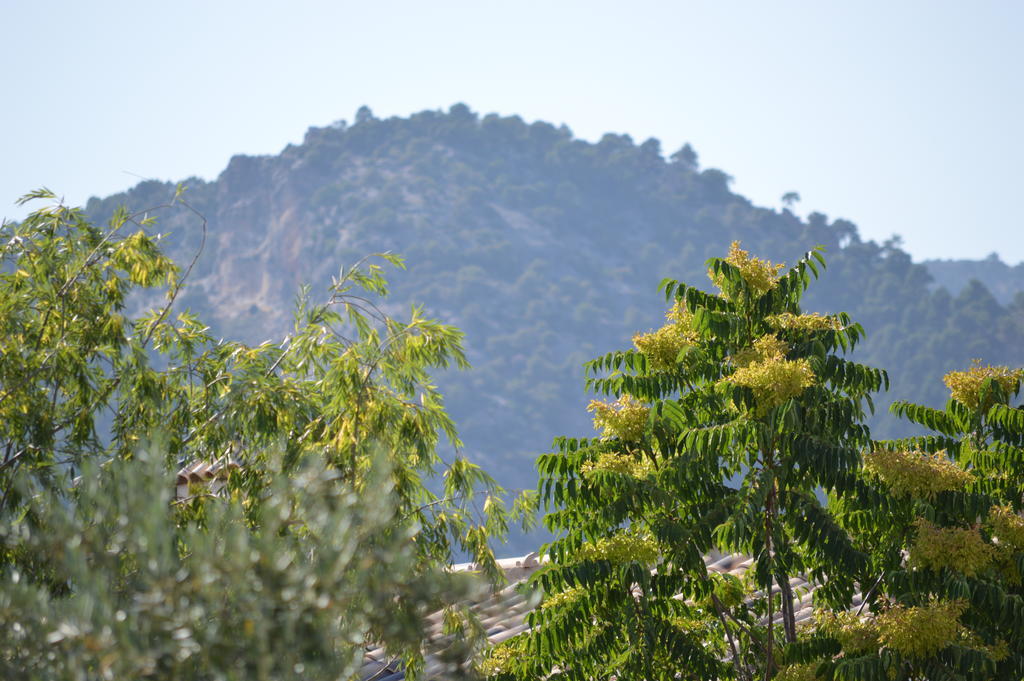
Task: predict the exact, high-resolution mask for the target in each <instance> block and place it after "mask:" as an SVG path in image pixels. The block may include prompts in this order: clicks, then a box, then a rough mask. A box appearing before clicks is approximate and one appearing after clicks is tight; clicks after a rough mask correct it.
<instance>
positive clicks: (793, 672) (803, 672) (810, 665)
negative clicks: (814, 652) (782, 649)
mask: <svg viewBox="0 0 1024 681" xmlns="http://www.w3.org/2000/svg"><path fill="white" fill-rule="evenodd" d="M820 665H821V660H817V661H815V662H797V663H794V664H787V665H785V666H783V667H781V668H780V669H779V673H778V674H776V675H775V677H774V679H775V681H815V679H817V678H818V675H817V670H818V667H819V666H820Z"/></svg>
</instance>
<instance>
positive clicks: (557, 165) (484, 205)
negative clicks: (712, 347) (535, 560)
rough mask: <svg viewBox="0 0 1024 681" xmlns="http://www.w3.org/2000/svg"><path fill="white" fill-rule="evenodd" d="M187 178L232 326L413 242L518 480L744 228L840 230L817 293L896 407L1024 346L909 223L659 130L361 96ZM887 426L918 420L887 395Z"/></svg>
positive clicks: (213, 305)
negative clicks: (346, 118) (646, 134)
mask: <svg viewBox="0 0 1024 681" xmlns="http://www.w3.org/2000/svg"><path fill="white" fill-rule="evenodd" d="M185 184H186V185H188V190H187V194H186V196H187V197H188V199H189V201H190V202H191V204H192V205H193V206H194V207H195V208H196V209H197V210H198V211H199V212H201V213H202V214H203V215H204V216H205V217H206V218H207V220H208V225H207V239H206V244H205V248H204V250H203V252H202V255H201V256H200V258H199V260H198V262H197V264H196V267H195V269H194V271H193V273H192V276H191V279H190V281H191V284H190V286H189V288H188V289H187V292H186V293H185V295H184V296H183V298H182V299H181V303H182V304H183V305H187V306H190V307H191V308H192V309H193V310H195V311H197V312H198V313H199V314H200V315H201V317H203V318H204V319H206V320H208V323H211V325H212V326H213V327H214V329H215V330H216V331H217V332H218V333H220V334H222V335H224V336H230V337H234V338H239V339H244V340H249V341H253V342H259V341H262V340H264V339H266V338H273V337H279V336H281V335H282V334H283V333H285V332H286V331H287V329H288V327H289V323H290V314H291V311H292V307H293V300H294V297H295V295H296V293H297V291H298V290H299V287H300V286H301V285H302V284H306V283H308V284H310V285H311V286H312V291H313V292H314V296H315V295H316V293H317V292H320V291H323V290H324V285H325V283H326V282H328V281H329V278H330V276H331V275H332V274H336V273H337V272H338V270H339V268H340V267H341V266H342V265H344V264H350V263H352V262H354V261H355V260H357V259H358V258H360V257H362V256H363V255H366V254H368V253H372V252H377V251H384V250H389V251H393V252H396V253H399V254H402V255H403V256H405V257H406V259H407V261H408V263H409V270H408V271H407V272H402V273H394V274H393V275H392V277H391V279H392V282H393V284H394V289H393V296H392V298H391V299H390V300H391V301H392V302H391V303H390V304H391V305H392V306H393V309H394V310H398V309H399V308H401V307H407V306H408V304H409V303H410V302H419V303H423V304H424V305H425V306H426V308H427V311H428V312H429V313H430V314H431V315H433V316H436V317H438V318H440V319H442V320H444V321H447V322H451V323H454V324H456V325H458V326H460V327H461V328H462V329H463V330H464V331H465V332H466V343H467V347H468V351H469V357H470V360H471V362H472V363H473V365H474V369H473V370H472V371H468V372H462V373H446V374H444V375H442V376H439V377H438V381H439V383H440V384H441V386H442V387H443V389H444V390H445V391H446V395H447V400H448V401H447V404H448V407H449V409H450V411H451V413H452V414H453V416H454V417H455V418H456V421H457V423H458V424H459V426H460V430H461V433H462V435H463V439H464V441H465V443H466V451H467V454H468V455H469V456H471V457H472V458H474V459H476V460H478V461H481V462H483V463H484V464H485V465H486V467H487V468H488V469H489V470H491V471H492V472H494V473H495V474H496V475H497V476H498V477H499V479H500V480H501V481H502V482H503V483H504V484H506V485H507V486H509V487H532V486H533V484H534V482H535V479H536V477H535V472H534V470H533V464H532V462H533V459H534V457H535V456H536V455H537V454H538V453H540V452H543V451H546V450H547V448H548V446H549V444H550V441H551V438H552V437H553V436H555V435H562V434H567V435H589V434H590V433H592V432H593V431H592V428H591V425H590V419H589V417H588V415H587V414H586V412H585V405H586V402H587V401H588V399H589V397H588V396H586V395H584V393H583V390H582V387H583V375H582V369H581V364H582V363H583V362H584V361H585V360H587V359H589V358H592V357H594V356H597V355H599V354H603V353H605V352H607V351H610V350H613V349H616V348H622V347H626V346H628V345H629V343H630V338H631V336H632V334H633V333H635V332H636V331H646V330H649V329H653V328H657V327H658V326H660V325H661V324H662V321H663V314H664V305H663V304H662V302H661V301H662V300H663V299H662V297H661V295H660V294H659V293H658V292H657V290H656V289H657V285H658V282H659V281H660V280H661V279H662V278H663V277H673V278H675V279H679V280H683V281H687V282H691V283H694V284H697V285H707V286H710V285H709V284H708V282H707V278H706V275H705V266H704V261H705V259H706V258H708V257H711V256H719V255H723V254H724V253H725V252H726V250H727V249H728V245H729V243H730V241H732V240H733V239H739V240H741V241H742V242H743V246H744V248H747V249H749V250H751V251H752V252H754V253H756V254H758V255H761V256H763V257H768V258H771V259H773V260H776V261H784V262H789V263H791V262H793V261H794V260H795V259H796V258H798V257H799V256H800V255H801V254H802V253H803V252H805V251H806V250H808V249H810V248H811V247H813V246H815V245H817V244H820V245H823V246H824V247H825V248H826V257H827V258H828V271H827V272H826V274H825V276H824V278H823V279H822V280H821V281H820V282H818V283H817V284H816V285H814V286H813V287H812V289H811V293H810V296H809V298H808V302H809V307H810V308H811V309H814V310H817V311H821V312H832V311H839V310H844V311H846V312H849V313H850V314H851V315H852V316H853V318H854V319H855V320H857V321H859V322H861V323H862V324H863V325H864V327H865V329H866V330H867V333H868V340H867V342H866V343H865V345H864V346H863V347H862V348H861V349H859V350H858V353H857V356H858V359H859V360H860V361H864V362H867V363H870V364H874V365H877V366H881V367H884V368H886V369H888V370H889V372H890V376H891V378H892V381H893V385H892V390H891V391H890V393H888V395H886V396H883V397H882V398H881V399H880V400H879V404H880V405H881V410H883V411H884V406H885V405H886V404H887V403H888V402H889V401H890V400H891V399H893V398H896V397H898V398H910V399H914V400H917V401H923V402H927V403H932V404H941V403H943V402H944V401H945V399H946V390H945V388H944V386H943V385H942V380H941V378H942V375H943V373H945V372H946V371H949V370H951V369H955V368H963V367H964V366H965V365H966V364H967V363H968V362H969V361H970V360H971V359H972V358H981V359H983V360H985V361H987V362H991V363H998V364H1012V365H1020V364H1024V346H1022V344H1021V343H1020V342H1019V339H1020V338H1021V336H1022V334H1021V332H1022V330H1024V297H1018V298H1016V299H1014V300H1012V301H1010V302H1006V299H1005V298H1004V302H1000V301H999V300H998V299H997V298H996V297H994V296H993V294H992V293H991V292H990V291H989V290H988V289H986V288H985V286H984V285H982V284H981V283H979V282H977V281H974V282H971V283H969V284H968V285H966V286H965V287H958V288H956V289H954V293H951V292H950V291H949V290H947V289H946V288H944V287H942V286H936V285H935V282H934V280H933V277H932V275H931V274H930V273H929V269H928V268H927V267H925V266H923V265H920V264H914V263H913V262H912V261H911V258H910V256H909V255H908V254H907V253H906V252H904V251H903V250H901V248H900V247H899V243H898V241H895V240H894V241H888V242H885V243H882V244H878V243H875V242H874V241H866V240H863V239H861V237H860V236H859V234H858V231H857V228H856V226H855V225H853V224H852V223H850V222H848V221H845V220H831V219H829V218H828V217H827V216H825V215H823V214H820V213H814V214H812V215H810V216H809V217H808V218H807V219H806V220H804V219H800V218H798V217H797V216H796V215H794V214H793V213H791V212H790V211H788V210H782V211H776V210H772V209H768V208H762V207H758V206H755V205H753V204H752V203H751V202H750V201H749V200H747V199H746V198H744V197H743V196H740V195H738V194H736V193H734V192H733V191H731V190H730V178H729V176H728V175H727V174H725V173H724V172H722V171H720V170H716V169H713V168H701V166H700V164H699V161H698V157H697V154H696V153H695V152H694V150H693V149H692V148H690V147H689V145H687V146H684V147H683V148H682V149H680V150H679V151H677V152H675V153H672V154H670V155H667V156H666V154H663V152H662V150H661V148H660V145H659V143H658V141H657V140H654V139H649V140H647V141H645V142H643V143H640V144H637V143H636V142H634V140H632V139H631V138H630V137H628V136H625V135H612V134H609V135H605V136H604V137H603V138H602V139H601V140H600V141H598V142H596V143H590V142H586V141H583V140H580V139H576V138H575V137H574V136H573V134H572V133H571V131H570V130H569V129H567V128H565V127H564V126H563V127H554V126H552V125H549V124H547V123H543V122H535V123H527V122H524V121H523V120H521V119H520V118H519V117H516V116H512V117H501V116H497V115H493V114H492V115H487V116H483V117H481V116H479V115H477V114H475V113H474V112H472V111H471V110H470V109H469V108H467V107H466V106H464V105H461V104H460V105H456V106H453V107H452V108H451V109H450V110H449V111H447V112H441V111H424V112H421V113H418V114H415V115H412V116H410V117H408V118H390V119H386V120H382V119H378V118H376V117H374V116H373V114H372V113H371V112H370V111H369V110H368V109H366V108H363V109H361V110H360V111H359V113H358V114H357V116H356V121H355V123H354V124H352V125H348V124H346V123H344V122H339V123H337V124H334V125H331V126H328V127H324V128H311V129H310V130H309V131H308V132H307V133H306V136H305V139H304V140H303V142H302V143H301V144H298V145H290V146H288V147H287V148H285V149H284V150H283V151H282V152H281V153H280V154H278V155H276V156H261V157H252V156H237V157H235V158H233V159H232V160H231V162H230V163H229V164H228V167H227V168H226V169H225V170H224V172H223V173H222V174H221V175H220V177H218V178H217V179H216V180H214V181H210V182H207V181H203V180H199V179H190V180H187V181H186V182H185ZM173 191H174V186H173V185H172V184H169V183H160V182H144V183H142V184H139V185H138V186H136V187H134V188H133V189H131V190H130V191H128V192H125V193H122V194H118V195H115V196H110V197H107V198H105V199H92V200H90V201H89V203H88V206H87V211H88V213H89V214H90V215H91V216H92V217H93V218H95V219H99V220H102V219H104V218H105V216H107V215H109V214H110V213H111V212H112V211H113V209H114V208H115V206H117V205H120V204H126V205H127V206H128V207H129V208H132V209H139V208H144V207H146V206H151V205H157V204H160V203H164V202H166V201H167V199H168V198H169V197H170V196H171V195H172V194H173ZM157 229H158V230H159V231H161V232H167V233H168V236H167V237H166V244H167V247H168V249H169V251H170V252H171V253H172V254H173V255H174V256H175V257H176V258H177V259H178V260H179V261H180V262H187V261H188V260H190V259H191V257H192V256H193V254H194V253H195V251H196V249H197V248H198V246H199V244H200V241H201V238H202V230H201V228H200V221H199V220H197V219H196V217H195V216H194V215H193V214H192V213H190V212H189V211H187V210H185V209H183V208H180V207H179V208H177V209H173V210H170V211H165V212H162V213H160V222H159V223H158V225H157ZM873 427H874V429H875V431H874V432H876V433H877V434H879V435H892V434H895V433H897V432H905V430H906V426H904V425H900V424H896V423H895V422H894V421H892V420H891V419H889V418H888V417H886V416H885V415H882V416H879V417H876V419H875V420H874V421H873Z"/></svg>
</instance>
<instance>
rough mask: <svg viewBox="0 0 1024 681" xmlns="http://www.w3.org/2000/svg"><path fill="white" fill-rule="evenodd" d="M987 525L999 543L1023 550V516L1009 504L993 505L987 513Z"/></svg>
mask: <svg viewBox="0 0 1024 681" xmlns="http://www.w3.org/2000/svg"><path fill="white" fill-rule="evenodd" d="M988 523H989V527H991V528H992V534H993V535H994V536H995V537H996V538H997V539H998V540H999V543H1000V544H1003V545H1007V546H1011V547H1013V548H1015V549H1018V550H1024V518H1022V517H1021V516H1020V515H1019V514H1017V513H1014V512H1013V509H1012V508H1010V507H1009V506H995V507H993V508H992V509H991V510H990V511H989V514H988Z"/></svg>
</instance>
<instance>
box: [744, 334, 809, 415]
mask: <svg viewBox="0 0 1024 681" xmlns="http://www.w3.org/2000/svg"><path fill="white" fill-rule="evenodd" d="M787 349H788V348H787V346H786V344H785V343H783V342H782V341H781V340H779V339H778V338H776V337H775V336H770V335H769V336H764V337H762V338H759V339H757V340H756V341H754V347H753V349H751V350H745V351H742V352H739V353H737V354H736V356H735V357H734V362H735V363H736V365H737V366H738V367H739V368H738V369H737V370H736V371H735V372H733V374H732V376H729V377H728V378H727V379H725V380H726V381H728V382H730V383H732V384H733V385H737V386H741V387H745V388H750V389H751V390H752V391H753V392H754V399H755V400H756V401H757V409H756V411H755V413H756V414H757V415H759V416H761V415H764V414H766V413H767V412H768V411H770V410H771V409H773V408H775V407H777V406H779V405H780V404H782V403H783V402H785V401H786V400H788V399H790V398H792V397H796V396H797V395H799V394H800V393H802V392H803V391H804V390H805V389H806V388H808V387H810V386H811V385H813V384H814V372H813V371H812V370H811V365H810V363H809V362H808V361H807V360H806V359H792V360H787V359H785V353H786V350H787Z"/></svg>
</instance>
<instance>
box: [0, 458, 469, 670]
mask: <svg viewBox="0 0 1024 681" xmlns="http://www.w3.org/2000/svg"><path fill="white" fill-rule="evenodd" d="M162 458H163V454H162V451H161V450H160V448H150V447H143V448H140V449H136V450H135V456H134V457H133V458H132V459H116V460H114V461H112V462H111V463H109V464H108V465H106V466H100V465H97V464H96V463H94V462H92V461H90V462H87V463H85V464H84V465H83V470H82V482H81V484H80V485H79V486H78V487H77V488H76V489H75V491H74V493H73V495H72V497H71V499H70V500H69V503H67V504H58V503H53V498H52V496H50V495H48V494H47V492H46V490H45V489H44V488H43V487H42V486H40V485H38V484H31V482H30V481H29V480H27V479H25V478H23V480H25V483H24V484H26V486H25V487H24V488H23V489H22V490H20V491H22V492H23V493H25V494H27V495H29V496H28V501H27V502H26V509H25V510H26V511H27V512H28V513H30V514H31V515H32V517H33V522H31V523H27V522H24V521H19V520H17V519H15V518H12V517H10V516H7V517H6V518H5V520H4V522H3V524H2V525H0V536H2V537H3V539H4V541H5V543H7V545H8V546H10V545H11V544H12V543H13V544H16V545H17V547H18V551H19V552H20V553H21V558H22V561H21V563H22V565H18V566H8V567H7V570H6V571H5V574H4V575H3V577H2V579H0V584H2V588H0V622H2V623H3V624H2V627H3V629H2V633H0V677H3V678H4V679H11V680H12V681H13V680H16V679H40V680H43V679H46V680H50V679H68V680H72V679H74V680H82V681H86V680H94V679H168V680H170V679H196V680H202V679H211V680H212V679H238V680H239V681H241V680H246V681H248V680H250V679H264V680H267V679H275V680H276V679H346V678H350V677H353V676H354V675H356V673H357V672H358V670H359V669H360V667H361V666H362V665H363V664H364V659H363V651H364V650H365V646H367V645H370V644H373V643H376V642H379V641H386V642H387V643H388V644H389V647H390V652H391V653H392V654H393V655H396V656H401V655H403V654H404V655H405V656H407V657H408V658H410V659H415V658H416V657H418V656H419V655H420V654H421V652H423V651H424V650H436V651H437V652H438V654H439V655H440V657H441V659H443V660H445V661H446V663H447V674H448V675H449V677H451V678H463V677H466V676H467V669H468V667H467V666H466V660H468V659H469V658H470V655H471V651H470V650H469V649H468V647H469V646H470V644H471V642H472V638H469V637H461V638H459V639H454V640H452V639H450V638H447V637H446V638H441V639H439V640H433V641H432V640H425V635H424V633H423V632H424V619H425V616H426V615H427V614H429V613H431V612H433V611H434V610H433V609H434V608H436V607H437V604H438V603H455V602H457V601H459V600H462V599H466V598H470V597H472V596H473V595H474V594H475V592H476V590H478V589H479V587H480V585H479V583H478V582H475V581H473V580H472V579H471V578H470V577H469V576H468V575H466V574H458V573H451V572H449V571H445V570H443V569H442V568H440V567H435V568H430V569H423V568H422V566H421V565H420V564H419V560H418V557H417V555H416V554H417V552H416V548H415V531H414V526H412V525H410V524H408V523H403V522H401V518H400V517H399V516H397V515H396V509H397V507H398V505H397V498H396V497H395V496H394V488H393V484H392V482H391V481H390V477H391V476H390V472H389V471H388V470H387V468H386V464H385V462H384V458H383V457H381V458H379V459H377V462H376V463H375V464H374V467H373V468H372V469H371V470H369V471H368V472H367V481H368V482H371V483H372V484H373V485H374V486H375V489H376V493H375V494H373V495H363V494H360V493H358V492H356V491H355V490H354V489H353V488H352V487H351V485H348V484H345V483H340V482H339V476H340V473H339V472H338V471H336V470H332V469H331V468H330V467H329V466H327V465H326V463H325V462H323V461H322V460H321V461H316V460H312V459H311V460H309V461H307V462H305V463H303V464H302V465H300V466H299V467H298V468H297V469H293V470H290V471H289V472H288V473H283V472H281V471H280V469H279V463H280V458H279V457H278V458H276V459H275V461H274V463H272V464H271V466H275V465H277V466H278V468H277V470H275V471H274V472H272V473H268V475H267V478H268V480H269V483H268V486H267V488H266V492H267V497H266V499H265V500H264V501H263V503H262V504H261V507H260V513H259V522H258V525H257V526H256V527H253V526H252V525H251V524H250V522H249V521H250V518H251V513H250V509H248V508H246V503H247V501H248V499H246V498H245V497H244V496H239V495H236V496H233V497H231V498H229V499H227V500H222V501H220V502H218V503H213V504H209V505H208V507H207V508H206V509H205V515H204V523H203V524H202V526H200V525H198V524H197V523H189V522H184V521H183V519H182V517H181V516H180V515H179V514H175V513H170V512H168V509H169V508H171V503H172V500H171V492H172V488H171V487H170V486H169V484H168V478H167V475H166V474H165V468H164V466H163V461H162Z"/></svg>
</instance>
